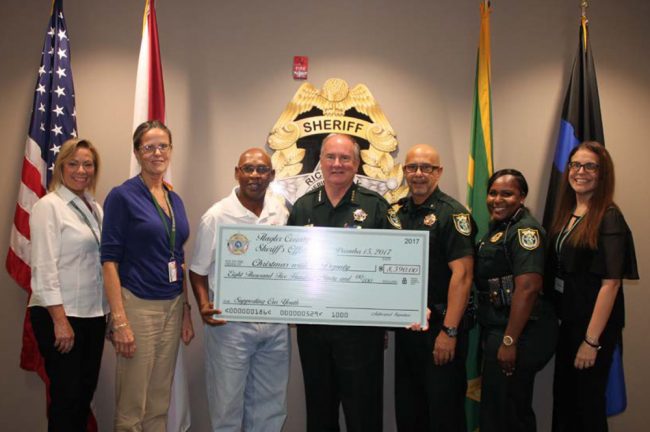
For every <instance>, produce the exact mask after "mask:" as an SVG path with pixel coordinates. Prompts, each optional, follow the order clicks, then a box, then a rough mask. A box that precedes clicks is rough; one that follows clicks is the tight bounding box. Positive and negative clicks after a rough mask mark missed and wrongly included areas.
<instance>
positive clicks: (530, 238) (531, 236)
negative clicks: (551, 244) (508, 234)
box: [517, 228, 539, 250]
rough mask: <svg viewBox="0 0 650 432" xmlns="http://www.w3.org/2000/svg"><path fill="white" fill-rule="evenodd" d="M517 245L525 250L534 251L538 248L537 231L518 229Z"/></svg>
mask: <svg viewBox="0 0 650 432" xmlns="http://www.w3.org/2000/svg"><path fill="white" fill-rule="evenodd" d="M517 233H518V234H519V244H520V245H521V247H522V248H524V249H527V250H535V249H537V248H538V247H539V231H537V230H536V229H534V228H519V229H518V230H517Z"/></svg>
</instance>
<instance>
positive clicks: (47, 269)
mask: <svg viewBox="0 0 650 432" xmlns="http://www.w3.org/2000/svg"><path fill="white" fill-rule="evenodd" d="M85 201H86V202H87V203H88V204H89V205H90V207H91V208H92V210H91V209H90V208H88V205H86V202H84V200H83V199H81V198H80V197H79V196H77V195H76V194H74V193H73V192H72V191H70V190H69V189H68V188H66V187H65V186H60V187H59V188H58V189H57V190H56V191H53V192H50V193H48V194H47V195H45V196H44V197H43V198H41V199H40V200H38V202H37V203H36V204H34V207H32V214H31V217H30V219H29V229H30V233H31V242H32V252H31V269H32V279H31V284H32V297H31V299H30V301H29V306H30V307H31V306H43V307H47V306H54V305H63V308H64V310H65V314H66V315H67V316H74V317H84V318H90V317H97V316H102V315H105V314H107V313H108V303H107V301H106V297H105V296H104V286H103V279H102V271H101V270H102V268H101V263H100V260H99V241H101V224H102V217H103V212H102V208H101V206H100V205H99V204H98V203H97V202H96V201H95V199H94V198H93V197H92V196H91V195H90V194H88V193H86V194H85Z"/></svg>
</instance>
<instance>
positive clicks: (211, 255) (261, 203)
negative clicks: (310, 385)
mask: <svg viewBox="0 0 650 432" xmlns="http://www.w3.org/2000/svg"><path fill="white" fill-rule="evenodd" d="M274 176H275V171H274V170H273V168H272V166H271V159H270V157H269V156H268V155H267V154H266V153H265V152H264V150H262V149H259V148H252V149H249V150H246V151H245V152H244V153H242V155H241V156H240V158H239V163H238V165H237V166H236V167H235V179H236V180H237V182H238V183H239V186H237V187H235V188H234V189H233V191H232V193H231V194H230V195H229V196H228V197H226V198H224V199H222V200H221V201H219V202H217V203H216V204H214V205H213V206H212V207H211V208H210V209H209V210H208V211H207V212H206V213H205V214H204V215H203V217H202V218H201V223H200V225H199V229H198V233H197V236H196V244H195V247H194V254H193V257H192V265H191V266H190V281H191V282H192V289H193V291H194V295H195V297H196V301H197V303H198V305H199V310H200V314H201V318H202V319H203V321H204V323H205V324H206V325H205V369H206V377H205V378H206V386H207V393H208V407H209V411H210V422H211V424H212V431H214V432H217V431H218V432H224V431H237V432H239V431H241V430H245V431H247V432H256V431H278V432H279V431H280V430H281V429H282V425H283V424H284V420H285V418H286V414H287V383H288V379H289V357H290V346H291V342H290V339H289V329H288V326H287V325H286V324H265V323H242V322H229V323H226V322H225V320H219V319H214V318H213V315H214V314H215V313H218V312H219V311H217V310H216V309H214V305H213V299H212V293H211V291H210V290H209V286H210V284H211V283H212V281H213V279H214V276H215V270H216V264H215V250H216V233H217V230H218V226H219V225H221V224H258V225H284V224H285V223H286V221H287V218H288V216H289V213H288V210H287V208H286V205H285V200H284V198H282V197H281V196H277V195H275V194H273V193H272V192H271V191H269V190H267V189H268V186H269V183H271V181H273V178H274Z"/></svg>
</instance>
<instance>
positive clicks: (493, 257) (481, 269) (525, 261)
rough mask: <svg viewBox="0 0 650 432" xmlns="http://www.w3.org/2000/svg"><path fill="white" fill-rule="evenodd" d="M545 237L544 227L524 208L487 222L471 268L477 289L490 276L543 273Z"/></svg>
mask: <svg viewBox="0 0 650 432" xmlns="http://www.w3.org/2000/svg"><path fill="white" fill-rule="evenodd" d="M545 240H546V233H545V231H544V228H542V226H541V225H540V224H539V222H537V221H536V220H535V218H533V217H532V216H531V215H530V212H529V211H528V209H526V208H525V207H522V208H521V209H519V210H518V211H517V213H516V214H515V215H513V217H512V218H510V220H509V221H501V222H497V223H490V228H489V230H488V233H487V234H486V235H485V237H483V239H482V240H481V241H480V242H479V244H478V249H477V252H476V263H475V264H474V268H475V275H476V282H477V283H479V284H480V286H479V288H483V283H484V282H485V283H487V280H488V279H490V278H495V277H501V276H506V275H513V276H519V275H522V274H525V273H539V274H544V256H545V252H544V246H545Z"/></svg>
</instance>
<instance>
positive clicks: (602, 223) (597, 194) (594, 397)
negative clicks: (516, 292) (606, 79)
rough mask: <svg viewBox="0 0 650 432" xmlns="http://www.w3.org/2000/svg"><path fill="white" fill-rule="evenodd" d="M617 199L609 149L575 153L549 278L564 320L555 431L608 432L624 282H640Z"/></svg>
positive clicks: (585, 147) (586, 147)
mask: <svg viewBox="0 0 650 432" xmlns="http://www.w3.org/2000/svg"><path fill="white" fill-rule="evenodd" d="M613 196H614V165H613V163H612V159H611V157H610V155H609V153H608V152H607V150H606V149H605V147H604V146H602V145H600V144H599V143H597V142H583V143H582V144H580V145H578V146H577V147H575V148H574V149H573V150H572V152H571V154H570V155H569V163H568V165H567V167H566V169H565V172H564V177H563V184H562V190H561V192H560V197H559V202H558V207H557V209H556V213H555V218H554V222H553V225H552V227H551V231H550V234H551V236H550V243H549V250H550V251H551V253H550V259H549V260H547V263H548V267H547V272H546V276H547V277H546V281H548V283H550V284H552V286H549V287H548V289H547V292H550V291H553V293H554V297H555V299H556V305H557V307H558V314H559V317H560V319H561V327H560V334H559V339H558V348H557V353H556V359H555V378H554V385H553V395H554V401H553V431H554V432H563V431H571V432H580V431H589V432H598V431H607V417H606V414H605V391H606V388H607V378H608V373H609V369H610V365H611V362H612V353H613V351H614V348H615V346H616V344H618V343H620V342H621V336H622V329H623V325H624V317H625V314H624V309H623V306H624V305H623V289H622V288H623V286H622V280H623V279H638V278H639V276H638V272H637V266H636V256H635V252H634V243H633V240H632V233H631V232H630V229H629V227H628V226H627V223H626V222H625V219H624V217H623V214H622V213H621V211H620V210H619V208H618V207H617V206H616V204H615V203H614V201H613Z"/></svg>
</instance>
